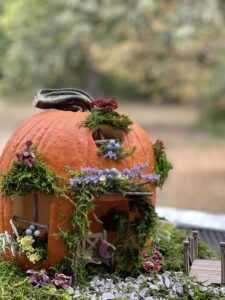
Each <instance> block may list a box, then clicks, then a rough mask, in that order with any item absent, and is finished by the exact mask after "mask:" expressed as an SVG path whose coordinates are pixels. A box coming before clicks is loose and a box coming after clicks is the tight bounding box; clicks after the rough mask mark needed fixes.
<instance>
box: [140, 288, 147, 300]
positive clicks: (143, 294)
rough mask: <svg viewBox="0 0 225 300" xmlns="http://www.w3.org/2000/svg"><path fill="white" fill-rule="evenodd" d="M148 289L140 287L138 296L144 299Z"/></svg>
mask: <svg viewBox="0 0 225 300" xmlns="http://www.w3.org/2000/svg"><path fill="white" fill-rule="evenodd" d="M148 291H149V288H144V289H142V290H141V291H140V292H139V296H140V297H141V298H142V299H145V296H146V294H147V293H148Z"/></svg>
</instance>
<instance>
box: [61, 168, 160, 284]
mask: <svg viewBox="0 0 225 300" xmlns="http://www.w3.org/2000/svg"><path fill="white" fill-rule="evenodd" d="M84 174H85V173H82V172H73V171H71V172H70V175H71V176H72V178H73V179H76V178H79V177H80V176H84ZM136 190H138V191H139V192H149V191H151V190H150V189H149V188H145V187H143V186H138V185H137V183H136V182H135V181H134V180H129V179H126V178H124V179H120V178H119V177H116V176H115V177H114V178H113V179H112V180H110V181H104V182H99V183H98V184H94V183H89V184H87V183H85V182H81V183H79V184H78V183H74V184H73V186H72V188H71V199H72V201H73V203H74V207H75V210H74V214H73V216H72V218H71V224H72V229H73V230H72V232H69V231H65V230H60V234H59V237H60V238H62V239H63V240H64V242H65V244H66V245H67V247H68V249H69V251H70V254H71V256H70V257H68V259H69V260H70V261H71V272H72V273H73V274H74V276H75V277H76V276H77V282H78V283H79V284H81V283H85V280H87V274H86V272H85V265H87V264H89V263H90V262H92V260H91V254H90V255H89V256H85V259H84V257H83V254H84V253H83V251H77V249H78V248H77V247H78V244H79V242H80V240H81V239H82V237H83V236H86V235H88V234H89V227H90V222H91V221H90V218H89V216H90V213H93V212H94V208H95V207H94V204H93V198H94V197H96V196H101V195H107V194H108V193H115V194H121V195H123V194H124V192H126V191H136ZM129 198H130V202H129V203H130V209H131V210H134V211H136V212H137V217H136V218H135V220H134V221H133V222H131V223H129V222H128V218H127V216H125V215H122V214H120V215H117V216H115V224H114V225H115V227H116V228H115V230H116V231H117V233H118V235H117V236H118V238H117V239H116V241H115V246H116V249H117V251H116V260H117V271H118V272H119V273H120V274H123V275H125V274H131V273H132V274H133V273H134V272H136V270H138V268H139V269H140V267H141V260H140V253H141V251H142V248H143V246H144V244H145V243H146V241H147V240H148V239H149V238H152V237H153V233H154V230H155V224H156V217H157V216H156V213H155V207H154V205H153V204H152V202H150V200H149V196H148V195H143V196H132V197H131V196H130V197H129ZM103 219H104V218H103ZM96 220H97V219H96ZM103 226H104V225H103ZM134 267H135V268H134ZM77 268H80V271H77Z"/></svg>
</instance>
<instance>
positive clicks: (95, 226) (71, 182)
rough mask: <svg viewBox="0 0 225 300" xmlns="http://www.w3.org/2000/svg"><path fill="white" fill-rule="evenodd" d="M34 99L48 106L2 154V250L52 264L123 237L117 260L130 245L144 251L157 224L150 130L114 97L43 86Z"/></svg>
mask: <svg viewBox="0 0 225 300" xmlns="http://www.w3.org/2000/svg"><path fill="white" fill-rule="evenodd" d="M34 105H35V106H36V107H39V108H41V109H45V111H42V112H40V113H39V114H37V115H35V116H33V117H31V118H30V119H29V120H28V121H27V122H25V123H24V124H23V125H22V126H21V127H20V128H18V129H17V130H16V132H15V133H14V134H13V136H12V137H11V139H10V140H9V141H8V143H7V145H6V146H5V149H4V151H3V153H2V155H1V158H0V173H1V174H2V177H1V196H0V197H1V201H0V244H1V248H2V251H3V256H4V257H5V258H7V259H17V260H18V261H19V262H20V264H21V266H22V267H23V268H25V269H26V268H29V267H31V266H32V268H34V267H37V268H42V267H45V268H48V267H50V266H52V265H55V264H57V263H59V262H60V261H62V259H63V258H64V257H65V255H66V256H69V257H74V256H75V255H77V253H78V251H80V249H81V248H82V247H83V248H85V247H86V246H85V243H87V242H90V243H89V246H90V244H91V243H92V246H93V247H94V246H96V241H94V240H95V238H96V237H97V238H99V240H98V242H99V241H101V240H102V239H103V238H104V239H107V240H108V245H110V244H109V242H110V243H112V244H114V246H115V247H116V249H117V245H118V243H121V244H124V247H122V248H123V250H121V249H122V248H121V247H118V253H117V250H116V253H115V257H116V261H117V266H118V265H119V262H118V261H119V260H120V258H121V257H122V256H126V258H127V257H128V256H129V255H127V253H128V252H127V251H129V249H128V244H129V245H133V246H132V247H133V248H137V249H139V252H140V249H141V250H142V249H143V247H144V246H145V244H146V242H147V241H148V240H149V238H151V234H152V231H153V229H154V225H155V212H154V205H153V204H154V201H155V198H156V196H155V187H156V184H157V181H158V180H159V176H158V175H157V174H156V173H154V170H155V168H154V167H155V165H154V163H155V153H154V148H153V145H152V142H151V140H150V138H149V136H148V134H147V133H146V132H145V131H144V130H143V129H142V128H141V127H140V126H139V125H138V124H137V123H135V122H132V121H131V120H130V119H129V118H128V117H127V116H125V115H121V114H119V113H117V112H116V111H115V109H116V108H117V102H116V100H115V99H113V98H112V99H109V100H103V99H97V100H93V98H92V97H91V96H90V95H89V94H87V93H85V92H83V91H80V90H75V89H62V90H42V91H40V92H39V93H38V94H37V95H36V97H35V100H34ZM161 149H162V147H161ZM162 151H163V150H162ZM158 171H160V170H158ZM102 233H104V234H102ZM91 234H92V236H91ZM140 234H141V235H140ZM88 237H89V238H90V240H89V241H88V240H87V238H88ZM91 237H93V241H91ZM128 239H130V242H128V241H127V240H128ZM125 244H126V245H125ZM114 246H113V247H114ZM129 247H130V246H129ZM103 248H104V247H103ZM103 248H102V249H103ZM119 249H120V250H119ZM103 250H104V249H103ZM114 250H115V248H114ZM69 252H71V253H72V252H73V253H72V254H71V253H70V254H71V256H70V254H68V253H69ZM129 253H130V252H129ZM135 253H136V252H135ZM132 255H134V254H132ZM132 255H131V256H132ZM135 255H136V256H137V255H139V254H135ZM101 256H102V258H104V257H103V256H104V254H101ZM71 259H72V258H71ZM127 259H128V258H127ZM75 260H76V259H75ZM72 261H73V262H74V260H73V259H72ZM131 261H133V262H132V263H131V265H132V264H134V263H135V257H131ZM75 267H76V266H75ZM75 267H74V268H75ZM131 267H132V266H131Z"/></svg>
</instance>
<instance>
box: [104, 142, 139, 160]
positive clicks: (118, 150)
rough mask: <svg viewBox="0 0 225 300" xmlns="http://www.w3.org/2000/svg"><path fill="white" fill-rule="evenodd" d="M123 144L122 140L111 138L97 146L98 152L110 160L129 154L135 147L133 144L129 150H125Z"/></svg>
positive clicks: (119, 158)
mask: <svg viewBox="0 0 225 300" xmlns="http://www.w3.org/2000/svg"><path fill="white" fill-rule="evenodd" d="M123 144H124V142H123V140H115V139H111V140H109V141H106V142H105V143H103V144H102V145H101V146H100V147H99V151H98V154H99V155H102V156H104V157H105V158H108V159H112V160H121V159H124V158H126V157H129V156H131V155H132V154H133V153H134V151H135V150H136V147H135V146H134V147H132V148H131V149H130V150H127V149H126V148H125V147H124V145H123Z"/></svg>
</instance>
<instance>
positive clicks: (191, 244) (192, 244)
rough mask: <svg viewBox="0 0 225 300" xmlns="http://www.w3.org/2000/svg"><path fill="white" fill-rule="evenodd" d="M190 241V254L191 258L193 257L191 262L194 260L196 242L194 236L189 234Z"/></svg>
mask: <svg viewBox="0 0 225 300" xmlns="http://www.w3.org/2000/svg"><path fill="white" fill-rule="evenodd" d="M188 241H189V254H190V259H191V263H192V262H193V260H194V242H193V237H192V236H189V237H188Z"/></svg>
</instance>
